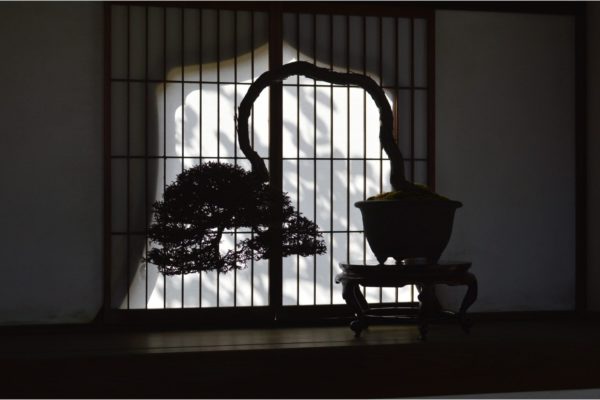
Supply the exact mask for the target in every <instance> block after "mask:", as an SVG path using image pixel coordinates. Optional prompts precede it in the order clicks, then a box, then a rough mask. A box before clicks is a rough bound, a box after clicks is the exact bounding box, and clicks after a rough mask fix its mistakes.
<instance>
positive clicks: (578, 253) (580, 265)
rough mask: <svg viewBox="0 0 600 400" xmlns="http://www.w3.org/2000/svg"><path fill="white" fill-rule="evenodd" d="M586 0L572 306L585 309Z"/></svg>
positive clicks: (578, 45) (580, 21)
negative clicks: (573, 298)
mask: <svg viewBox="0 0 600 400" xmlns="http://www.w3.org/2000/svg"><path fill="white" fill-rule="evenodd" d="M587 7H588V6H587V4H586V3H580V4H577V13H576V15H575V265H576V266H575V310H576V311H578V312H579V313H584V312H586V311H587V310H588V298H587V294H588V286H587V285H588V283H587V275H588V261H587V248H588V247H587V246H588V244H587V235H588V231H587V229H588V225H587V175H588V173H587V153H586V151H587V150H586V145H587V139H586V136H587V93H586V86H587V67H586V65H587V64H586V62H587V33H586V27H587V21H586V8H587Z"/></svg>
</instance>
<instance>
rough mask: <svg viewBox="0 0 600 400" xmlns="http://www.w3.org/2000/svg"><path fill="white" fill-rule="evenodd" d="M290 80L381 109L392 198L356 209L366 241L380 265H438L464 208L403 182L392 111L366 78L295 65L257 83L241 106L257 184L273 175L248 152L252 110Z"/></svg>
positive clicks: (241, 131) (242, 138) (241, 132)
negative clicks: (310, 82)
mask: <svg viewBox="0 0 600 400" xmlns="http://www.w3.org/2000/svg"><path fill="white" fill-rule="evenodd" d="M292 75H303V76H305V77H307V78H310V79H315V80H320V81H326V82H329V83H333V84H337V85H356V86H360V87H362V88H363V89H364V90H365V91H366V92H367V94H368V95H369V96H370V97H371V99H372V100H373V102H374V103H375V105H376V106H377V108H378V109H379V122H380V125H379V140H380V142H381V146H382V147H383V149H384V150H385V152H386V154H387V155H388V157H389V159H390V164H391V170H390V184H391V186H392V189H393V192H390V193H384V194H382V195H379V196H375V197H373V198H371V199H372V200H369V201H362V202H361V201H359V202H357V203H356V204H355V206H356V207H358V208H359V209H360V211H361V214H362V217H363V225H364V227H365V236H366V238H367V241H368V243H369V246H370V247H371V250H373V253H374V254H375V256H376V258H377V261H378V262H379V263H381V264H383V263H384V262H385V261H386V259H387V258H388V257H394V258H395V259H396V261H397V262H399V263H400V262H401V261H402V260H408V259H417V258H424V259H427V261H428V262H432V263H433V262H437V260H438V259H439V257H440V255H441V253H442V251H443V250H444V248H445V247H446V244H447V243H448V240H449V239H450V233H451V230H452V223H453V219H454V212H455V210H456V209H457V208H458V207H460V206H461V205H462V204H461V203H460V202H457V201H452V200H449V199H446V198H444V197H442V196H439V195H437V194H435V193H433V192H431V191H430V190H429V189H427V188H426V187H424V186H420V185H415V184H413V183H412V182H410V181H408V180H407V179H406V178H405V173H404V158H403V157H402V154H401V152H400V149H399V147H398V146H397V144H396V142H395V140H394V137H393V135H392V126H393V114H392V109H391V107H390V104H389V102H388V100H387V98H386V96H385V93H384V91H383V89H381V87H379V85H377V83H376V82H375V81H374V80H373V79H371V78H369V77H368V76H366V75H360V74H354V73H341V72H335V71H330V70H327V69H325V68H319V67H317V66H315V65H313V64H310V63H307V62H304V61H297V62H293V63H289V64H286V65H283V66H281V67H280V68H277V69H275V70H271V71H267V72H265V73H264V74H262V75H261V76H260V77H259V78H258V79H257V80H256V81H254V83H252V85H250V88H248V92H247V93H246V95H245V96H244V99H243V100H242V102H241V103H240V107H239V118H238V120H237V123H238V138H239V144H240V149H242V151H243V152H244V155H246V157H247V158H248V160H250V163H251V164H252V170H253V172H254V173H255V174H256V176H257V177H258V179H260V180H261V181H267V180H268V177H269V174H268V172H267V168H266V165H265V164H264V162H263V160H262V159H261V158H260V157H259V155H258V154H257V153H256V152H255V151H254V150H253V149H252V147H251V146H250V140H249V135H248V117H249V115H250V110H251V107H252V104H253V103H254V101H255V100H256V99H257V98H258V96H259V95H260V93H261V91H262V90H263V89H265V88H266V87H268V86H269V85H271V84H272V83H274V82H281V81H283V80H285V79H286V78H288V77H290V76H292ZM373 200H375V201H373ZM377 200H381V201H377ZM390 229H393V232H394V233H393V234H390Z"/></svg>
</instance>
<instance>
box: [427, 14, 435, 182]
mask: <svg viewBox="0 0 600 400" xmlns="http://www.w3.org/2000/svg"><path fill="white" fill-rule="evenodd" d="M426 43H427V185H428V186H429V187H430V188H431V190H434V191H435V12H433V11H432V12H431V13H430V15H429V17H428V18H427V42H426Z"/></svg>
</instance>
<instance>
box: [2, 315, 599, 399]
mask: <svg viewBox="0 0 600 400" xmlns="http://www.w3.org/2000/svg"><path fill="white" fill-rule="evenodd" d="M0 368H1V371H0V372H1V373H0V396H1V397H12V398H14V397H63V398H65V397H78V398H81V397H143V398H181V397H193V398H202V397H210V398H311V397H318V398H328V397H329V398H331V397H335V398H353V397H369V398H374V397H416V396H444V395H457V394H473V393H501V392H523V391H538V390H565V389H569V390H571V389H585V388H598V387H600V323H599V322H598V321H589V320H588V321H583V320H574V319H572V318H570V319H564V320H562V319H561V320H555V319H554V320H549V321H548V320H539V321H503V322H492V321H487V322H484V321H478V322H476V324H475V325H474V327H473V330H472V332H471V334H470V335H465V334H463V332H462V331H461V330H460V329H459V328H458V327H457V326H455V325H440V326H433V327H431V331H430V335H429V339H428V341H427V342H422V341H420V340H419V336H418V331H417V329H416V327H414V326H405V325H400V326H399V325H385V326H372V327H370V328H369V330H368V331H365V332H364V333H363V337H361V338H360V339H355V338H354V337H353V336H352V332H351V331H350V330H349V329H348V328H347V327H345V326H344V327H341V326H340V327H318V328H285V329H263V330H259V329H253V330H240V329H238V330H204V331H199V330H189V331H182V330H179V331H154V332H151V331H150V332H148V331H145V332H142V331H135V332H127V331H124V330H122V329H120V330H119V329H117V330H115V329H111V330H104V331H85V330H84V331H80V332H65V331H61V330H57V331H46V332H36V331H35V330H33V331H28V332H27V331H26V332H18V331H11V330H6V331H0Z"/></svg>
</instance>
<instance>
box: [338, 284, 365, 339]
mask: <svg viewBox="0 0 600 400" xmlns="http://www.w3.org/2000/svg"><path fill="white" fill-rule="evenodd" d="M342 297H343V298H344V300H345V301H346V304H348V305H349V306H350V307H351V308H352V311H354V315H355V316H356V319H355V320H354V321H352V322H351V323H350V329H352V331H354V336H356V337H359V336H360V333H361V332H362V330H363V329H365V328H366V327H367V326H368V324H367V318H366V316H365V314H366V312H367V310H368V304H367V301H366V300H365V298H364V296H363V294H362V292H361V291H360V287H359V286H358V283H356V282H354V281H347V280H344V281H342Z"/></svg>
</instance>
